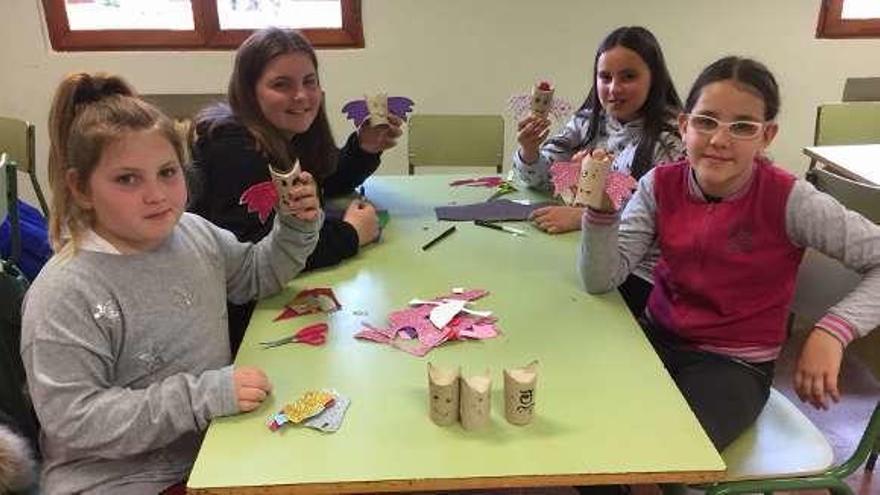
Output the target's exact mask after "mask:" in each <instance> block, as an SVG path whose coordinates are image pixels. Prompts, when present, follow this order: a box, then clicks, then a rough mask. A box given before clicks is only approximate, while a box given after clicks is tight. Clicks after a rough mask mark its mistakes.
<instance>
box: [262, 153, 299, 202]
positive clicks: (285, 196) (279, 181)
mask: <svg viewBox="0 0 880 495" xmlns="http://www.w3.org/2000/svg"><path fill="white" fill-rule="evenodd" d="M269 173H270V174H271V175H272V184H273V185H274V186H275V191H276V193H277V194H278V199H279V203H278V208H279V209H280V210H281V213H284V214H285V215H290V214H291V211H292V209H293V196H292V195H291V193H290V191H291V189H293V186H295V185H296V183H297V182H298V181H299V174H300V166H299V160H296V162H294V164H293V168H291V169H290V171H288V172H280V171H278V170H275V168H274V167H272V166H271V165H269Z"/></svg>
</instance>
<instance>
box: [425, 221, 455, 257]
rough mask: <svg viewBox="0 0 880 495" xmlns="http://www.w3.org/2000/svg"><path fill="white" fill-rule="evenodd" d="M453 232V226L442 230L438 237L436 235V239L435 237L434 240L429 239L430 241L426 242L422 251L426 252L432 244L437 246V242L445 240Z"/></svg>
mask: <svg viewBox="0 0 880 495" xmlns="http://www.w3.org/2000/svg"><path fill="white" fill-rule="evenodd" d="M453 232H455V225H453V226H452V227H449V228H448V229H446V230H444V231H443V232H441V233H440V235H438V236H437V237H435V238H433V239H431V240H430V241H428V243H427V244H425V245H424V246H422V251H427V250H428V248H430V247H431V246H433V245H434V244H437V243H438V242H440V241H442V240H443V239H446V238H447V237H449V236H450V235H451V234H452V233H453Z"/></svg>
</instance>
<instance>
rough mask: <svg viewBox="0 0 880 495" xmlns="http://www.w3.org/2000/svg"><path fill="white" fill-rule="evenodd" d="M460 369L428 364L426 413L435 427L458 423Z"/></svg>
mask: <svg viewBox="0 0 880 495" xmlns="http://www.w3.org/2000/svg"><path fill="white" fill-rule="evenodd" d="M460 375H461V369H460V368H456V369H454V370H451V369H444V368H439V367H437V366H434V365H433V364H431V363H428V411H429V414H430V416H431V421H433V422H434V424H436V425H437V426H448V425H451V424H452V423H455V422H456V421H458V408H459V376H460Z"/></svg>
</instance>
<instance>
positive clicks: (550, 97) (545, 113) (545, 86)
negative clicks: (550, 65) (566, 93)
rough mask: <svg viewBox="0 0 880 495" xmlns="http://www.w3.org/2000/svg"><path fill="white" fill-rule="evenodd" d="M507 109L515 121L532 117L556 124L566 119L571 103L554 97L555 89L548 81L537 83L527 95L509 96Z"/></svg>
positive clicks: (569, 113) (569, 112) (570, 110)
mask: <svg viewBox="0 0 880 495" xmlns="http://www.w3.org/2000/svg"><path fill="white" fill-rule="evenodd" d="M507 107H508V110H509V111H510V113H511V114H513V116H514V118H516V119H517V120H521V119H523V118H525V117H526V116H527V115H532V116H535V117H541V118H546V119H550V120H555V121H556V122H559V121H562V120H564V119H566V118H568V116H569V115H571V113H572V108H573V107H572V105H571V103H569V102H568V101H566V100H565V99H563V98H560V97H559V96H556V89H555V88H554V87H553V85H551V84H550V83H549V82H548V81H539V82H538V83H536V84H535V85H534V86H533V87H532V89H531V91H530V92H529V93H528V94H519V95H514V96H511V97H510V99H508V101H507Z"/></svg>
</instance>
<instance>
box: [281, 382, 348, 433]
mask: <svg viewBox="0 0 880 495" xmlns="http://www.w3.org/2000/svg"><path fill="white" fill-rule="evenodd" d="M333 401H334V396H333V394H332V393H330V392H328V391H326V390H309V391H307V392H306V393H304V394H303V395H302V396H300V397H299V398H297V399H296V400H295V401H294V402H292V403H290V404H287V405H285V406H284V407H283V408H282V409H281V411H279V412H277V413H275V414H273V415H272V416H271V417H270V418H269V421H268V422H267V423H266V426H268V427H269V429H270V430H272V431H277V430H278V429H279V428H281V427H282V426H284V425H285V424H288V423H293V424H296V423H301V422H302V421H303V420H305V419H307V418H310V417H312V416H315V415H316V414H318V413H320V412H322V411H323V410H324V409H326V408H327V407H329V406H330V405H332V404H333Z"/></svg>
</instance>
